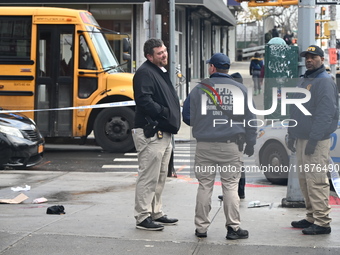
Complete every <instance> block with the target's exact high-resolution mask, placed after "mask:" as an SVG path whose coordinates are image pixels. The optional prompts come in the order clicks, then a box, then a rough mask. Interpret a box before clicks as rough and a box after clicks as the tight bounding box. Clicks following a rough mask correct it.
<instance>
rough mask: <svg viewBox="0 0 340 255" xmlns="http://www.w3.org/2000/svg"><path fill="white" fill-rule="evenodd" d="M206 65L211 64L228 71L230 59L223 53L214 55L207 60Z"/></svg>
mask: <svg viewBox="0 0 340 255" xmlns="http://www.w3.org/2000/svg"><path fill="white" fill-rule="evenodd" d="M207 64H213V65H214V66H215V67H216V68H218V69H229V67H230V59H229V57H228V56H227V55H225V54H223V53H216V54H214V55H213V56H212V57H211V59H209V60H207Z"/></svg>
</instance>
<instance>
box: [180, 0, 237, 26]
mask: <svg viewBox="0 0 340 255" xmlns="http://www.w3.org/2000/svg"><path fill="white" fill-rule="evenodd" d="M175 2H176V5H177V4H181V5H190V6H196V7H203V8H205V9H207V10H208V11H210V12H211V13H212V14H213V15H215V16H216V17H218V18H219V19H220V22H221V25H229V26H235V25H236V19H235V17H234V15H233V14H232V13H231V11H230V10H229V8H228V6H227V5H226V4H224V3H223V1H222V0H176V1H175ZM214 23H218V22H214Z"/></svg>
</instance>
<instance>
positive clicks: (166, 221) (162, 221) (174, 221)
mask: <svg viewBox="0 0 340 255" xmlns="http://www.w3.org/2000/svg"><path fill="white" fill-rule="evenodd" d="M177 221H178V219H171V218H168V217H167V216H166V215H163V216H162V217H160V218H158V219H155V222H158V223H160V224H162V225H175V224H177Z"/></svg>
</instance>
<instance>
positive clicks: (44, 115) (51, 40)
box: [35, 25, 75, 137]
mask: <svg viewBox="0 0 340 255" xmlns="http://www.w3.org/2000/svg"><path fill="white" fill-rule="evenodd" d="M74 30H75V27H74V25H38V31H37V36H38V43H37V57H36V59H37V69H36V72H37V73H36V90H35V91H36V97H35V100H36V101H35V108H36V109H51V108H62V107H70V106H72V105H73V70H74V68H73V66H74V61H73V59H74V52H73V49H74V47H73V45H74ZM35 121H36V123H37V125H38V127H39V130H40V132H41V133H42V135H43V136H44V137H58V136H59V137H71V136H72V123H73V122H72V110H61V111H37V112H36V113H35Z"/></svg>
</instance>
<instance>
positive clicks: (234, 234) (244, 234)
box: [225, 227, 249, 240]
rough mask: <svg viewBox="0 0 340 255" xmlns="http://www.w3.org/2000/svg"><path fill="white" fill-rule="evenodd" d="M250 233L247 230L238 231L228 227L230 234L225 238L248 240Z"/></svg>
mask: <svg viewBox="0 0 340 255" xmlns="http://www.w3.org/2000/svg"><path fill="white" fill-rule="evenodd" d="M248 236H249V233H248V231H247V230H243V229H241V228H239V229H238V230H237V231H235V230H233V229H232V228H231V227H228V233H227V236H226V237H225V238H227V239H229V240H236V239H246V238H248Z"/></svg>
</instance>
